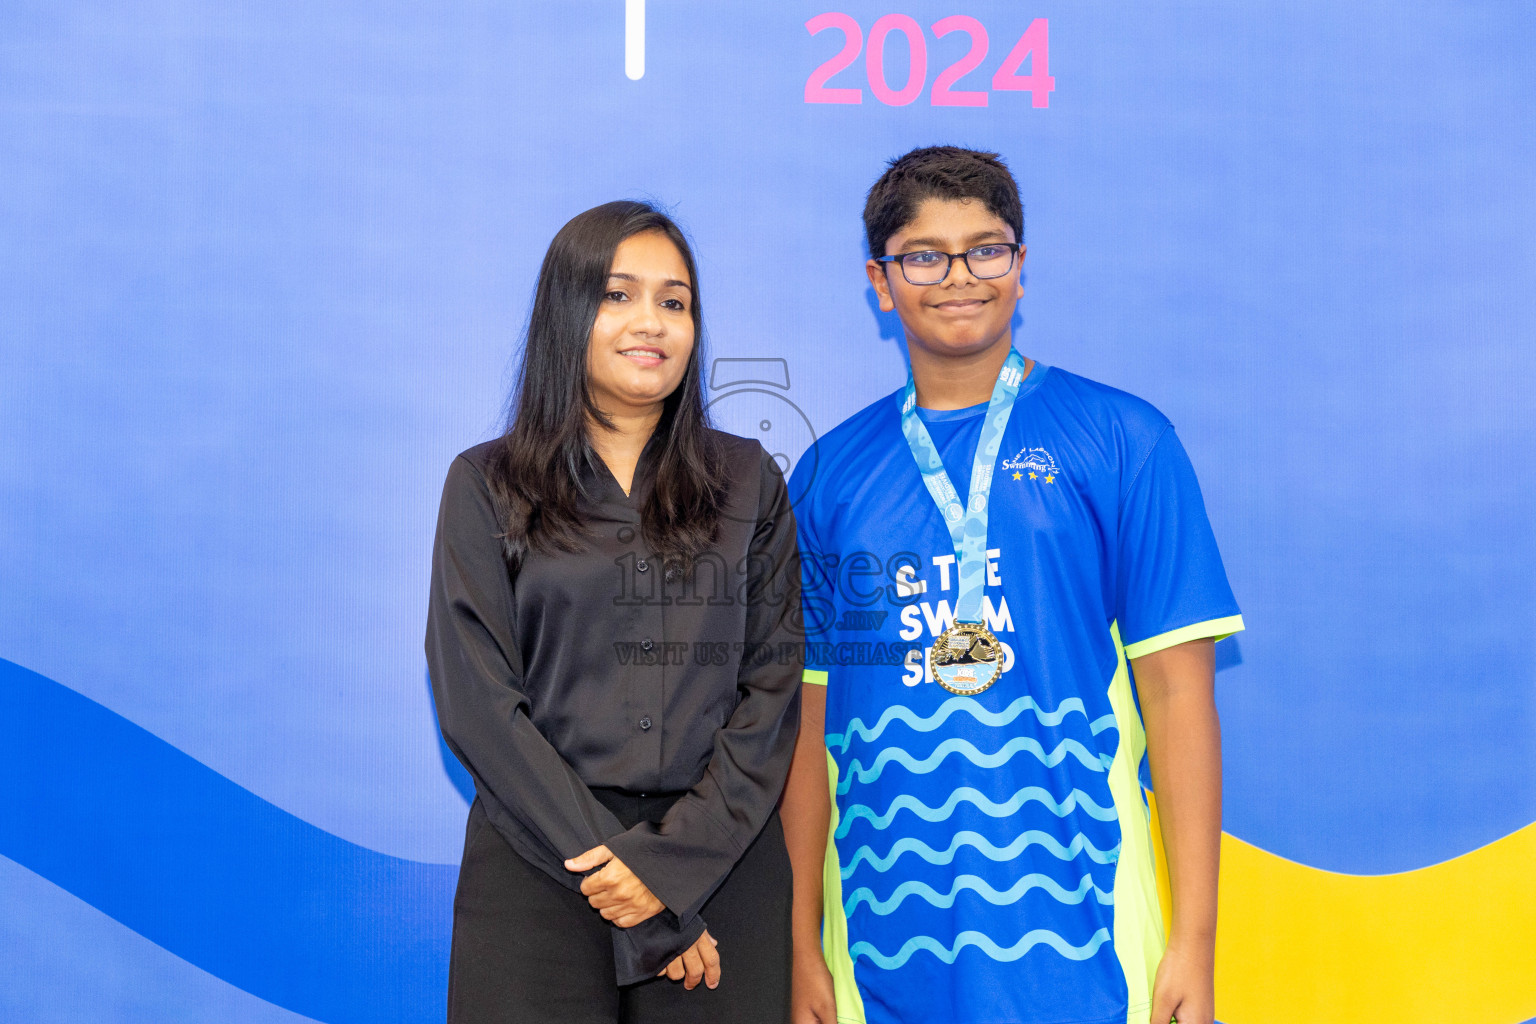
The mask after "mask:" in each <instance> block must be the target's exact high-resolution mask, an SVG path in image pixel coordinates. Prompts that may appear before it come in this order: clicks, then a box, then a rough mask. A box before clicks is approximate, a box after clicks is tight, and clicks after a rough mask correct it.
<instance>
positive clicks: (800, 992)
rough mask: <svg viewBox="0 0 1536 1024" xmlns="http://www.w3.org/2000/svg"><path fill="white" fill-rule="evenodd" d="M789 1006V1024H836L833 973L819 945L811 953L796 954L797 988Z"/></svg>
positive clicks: (795, 982) (795, 984)
mask: <svg viewBox="0 0 1536 1024" xmlns="http://www.w3.org/2000/svg"><path fill="white" fill-rule="evenodd" d="M789 1006H790V1010H789V1021H790V1024H837V1000H836V998H834V996H833V995H832V972H831V971H829V970H827V962H826V961H825V960H823V959H822V957H821V947H820V946H819V945H818V946H816V947H815V949H814V951H813V953H811V954H807V955H805V956H800V955H799V954H798V953H796V955H795V963H794V988H793V994H792V995H791V996H790V1003H789Z"/></svg>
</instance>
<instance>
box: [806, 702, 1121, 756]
mask: <svg viewBox="0 0 1536 1024" xmlns="http://www.w3.org/2000/svg"><path fill="white" fill-rule="evenodd" d="M960 711H964V712H966V713H967V714H969V715H970V716H971V717H972V718H975V719H976V720H977V721H978V722H980V723H982V724H983V725H990V726H994V727H997V726H1004V725H1010V724H1012V722H1013V720H1014V719H1016V718H1018V717H1019V716H1020V715H1021V714H1023V713H1024V712H1025V711H1033V712H1034V713H1035V718H1037V719H1038V720H1039V721H1040V724H1041V725H1050V726H1055V725H1060V724H1061V721H1062V719H1064V718H1066V717H1067V715H1069V714H1072V713H1073V712H1076V713H1077V714H1080V715H1082V716H1083V717H1084V718H1087V717H1088V710H1087V709H1086V708H1085V707H1083V701H1082V698H1081V697H1068V698H1067V699H1066V700H1064V701H1062V702H1061V703H1060V704H1058V705H1056V710H1055V711H1046V710H1045V709H1044V708H1042V707H1040V705H1038V704H1036V703H1035V701H1034V698H1033V697H1027V696H1026V697H1020V698H1019V699H1018V700H1016V701H1014V702H1013V703H1012V704H1009V705H1008V706H1007V707H1006V708H1004V709H1003V710H1001V711H989V710H987V708H986V706H985V705H983V704H982V703H981V702H980V701H979V700H977V699H976V698H974V697H951V698H950V699H949V700H946V701H945V702H944V703H942V704H940V705H939V707H938V710H936V711H934V713H933V714H931V715H929V716H928V717H927V718H920V717H919V716H918V714H917V712H915V711H913V710H912V709H911V708H909V707H907V706H906V705H904V704H893V705H892V706H890V707H888V708H886V709H885V712H884V713H883V714H882V715H881V716H880V720H879V721H877V722H876V723H875V727H874V728H873V729H871V728H870V727H868V726H867V725H865V724H864V721H863V719H859V718H855V719H854V720H853V721H852V722H850V723H849V724H848V731H847V732H846V733H832V734H830V735H828V736H827V746H828V747H829V748H830V747H837V751H838V753H840V754H844V753H847V752H848V746H849V744H851V743H852V742H853V739H854V737H855V736H857V737H858V738H859V739H861V740H863V741H864V742H866V743H873V742H874V741H875V740H877V739H879V738H880V736H881V734H882V733H884V732H885V730H886V728H887V727H889V726H890V724H891V723H892V722H895V721H898V720H900V721H902V722H905V723H906V724H907V725H908V726H910V727H911V728H912V729H914V730H916V731H917V732H932V731H933V730H935V729H937V728H938V727H939V726H941V725H943V724H944V723H945V722H947V721H949V718H950V716H951V715H953V714H955V713H957V712H960ZM1114 724H1115V716H1114V715H1104V716H1103V717H1102V718H1099V719H1097V720H1096V721H1094V722H1091V723H1089V728H1090V729H1092V730H1093V734H1094V735H1095V736H1097V735H1098V734H1099V733H1101V732H1103V731H1104V730H1105V729H1108V728H1112V727H1113V726H1114Z"/></svg>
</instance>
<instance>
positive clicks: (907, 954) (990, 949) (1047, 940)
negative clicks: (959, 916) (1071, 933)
mask: <svg viewBox="0 0 1536 1024" xmlns="http://www.w3.org/2000/svg"><path fill="white" fill-rule="evenodd" d="M1108 941H1109V929H1108V928H1100V929H1099V930H1098V931H1096V932H1094V933H1093V937H1092V938H1090V939H1089V940H1088V941H1087V942H1085V943H1083V944H1082V945H1081V946H1074V945H1072V944H1071V943H1069V942H1068V941H1067V940H1066V939H1064V938H1062V937H1061V936H1060V935H1057V934H1056V933H1055V932H1053V931H1048V930H1047V929H1045V928H1036V929H1035V930H1034V931H1030V932H1025V933H1024V937H1023V938H1021V939H1020V940H1019V941H1018V942H1015V943H1014V944H1013V945H1011V946H1006V947H1004V946H999V945H998V944H997V943H995V942H993V941H992V940H991V939H990V938H988V937H987V936H986V935H983V934H982V933H981V932H961V933H960V934H959V935H958V936H957V937H956V938H955V944H954V945H953V946H945V945H943V944H942V943H940V942H939V940H938V939H935V938H933V937H932V936H929V935H918V936H916V937H914V938H910V939H908V940H907V941H906V942H904V943H903V944H902V947H901V949H899V950H897V951H896V955H895V956H886V955H885V954H884V953H881V952H880V951H879V950H878V949H876V948H875V947H874V946H873V945H871V944H870V943H868V942H855V943H854V944H853V945H852V946H850V947H849V948H848V953H849V955H850V956H852V957H853V959H855V960H857V959H858V958H859V957H861V956H862V957H866V958H868V959H869V960H870V962H871V963H873V964H874V965H875V966H876V967H880V968H883V969H885V970H887V971H893V970H895V969H896V968H898V967H900V966H902V965H903V964H905V963H906V962H907V961H908V960H910V959H912V955H913V954H914V953H916V952H917V951H918V950H920V949H926V950H927V951H928V952H930V953H932V954H933V955H934V956H936V957H938V958H939V959H940V960H942V961H944V962H945V963H946V964H952V963H954V962H955V957H957V956H959V955H960V951H961V950H962V949H964V948H965V947H966V946H975V947H977V948H978V949H980V950H981V951H982V952H983V953H985V954H986V955H987V956H989V957H991V958H992V959H993V960H1001V961H1004V962H1005V963H1006V962H1011V961H1014V960H1017V959H1019V958H1020V957H1021V956H1023V955H1024V954H1025V953H1028V952H1029V951H1030V950H1031V949H1034V948H1035V947H1036V946H1050V947H1051V948H1052V949H1054V950H1055V951H1056V952H1058V953H1060V954H1061V955H1062V956H1064V957H1066V958H1067V959H1068V960H1087V959H1088V958H1089V957H1091V956H1093V954H1095V953H1097V952H1098V951H1099V947H1100V946H1102V945H1104V943H1106V942H1108Z"/></svg>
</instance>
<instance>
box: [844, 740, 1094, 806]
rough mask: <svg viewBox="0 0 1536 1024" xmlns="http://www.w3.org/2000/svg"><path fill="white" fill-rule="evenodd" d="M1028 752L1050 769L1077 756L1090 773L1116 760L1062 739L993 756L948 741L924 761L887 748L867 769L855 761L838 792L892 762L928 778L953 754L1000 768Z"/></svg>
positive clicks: (1008, 746)
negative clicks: (1049, 748)
mask: <svg viewBox="0 0 1536 1024" xmlns="http://www.w3.org/2000/svg"><path fill="white" fill-rule="evenodd" d="M1025 752H1028V753H1031V754H1033V755H1035V757H1036V758H1038V759H1039V760H1040V763H1041V764H1043V765H1045V766H1046V767H1047V768H1054V767H1056V766H1057V765H1058V764H1060V763H1061V762H1062V761H1063V760H1064V759H1066V758H1067V757H1069V756H1070V757H1074V758H1076V759H1077V760H1078V761H1079V762H1081V763H1082V765H1083V767H1084V768H1087V769H1088V770H1089V771H1091V772H1103V771H1108V770H1109V765H1110V762H1111V761H1113V760H1114V759H1113V757H1111V756H1110V755H1107V754H1104V755H1100V754H1095V753H1094V752H1093V751H1091V750H1089V749H1088V748H1087V747H1085V746H1083V745H1082V744H1081V743H1079V742H1078V741H1077V740H1072V739H1066V740H1062V741H1061V742H1060V743H1058V744H1056V746H1055V747H1053V748H1052V749H1051V750H1049V751H1047V750H1046V749H1045V747H1044V746H1043V745H1042V744H1041V742H1040V741H1039V740H1037V739H1035V738H1034V737H1033V736H1015V737H1014V738H1013V739H1011V740H1009V741H1008V742H1007V743H1005V744H1003V745H1002V747H1000V748H999V749H997V750H995V751H993V752H992V753H990V754H985V753H982V752H981V751H980V750H978V749H977V748H976V745H975V744H973V743H971V742H970V741H968V740H962V739H947V740H945V741H944V742H943V743H940V744H939V745H938V747H936V748H935V749H934V751H933V753H931V754H929V755H928V756H927V757H924V758H915V757H913V756H912V755H911V754H910V753H908V752H907V751H906V750H904V749H902V748H901V747H886V748H885V749H884V750H882V751H880V752H879V753H878V754H876V755H875V759H874V762H873V763H872V764H870V765H869V766H868V767H867V768H866V767H865V766H864V765H863V764H862V763H861V762H859V761H858V760H855V761H854V762H853V763H852V764H851V765H850V766H849V768H848V771H847V774H846V775H845V776H844V778H843V780H842V781H841V782H840V783H838V787H837V791H838V794H839V795H842V794H844V793H847V792H848V790H849V789H850V788H851V787H852V786H853V784H854V781H855V780H857V781H859V782H874V781H875V780H876V779H878V778H880V776H881V774H883V773H884V772H885V769H886V766H887V765H889V764H890V763H892V762H893V761H894V762H895V763H897V764H899V765H901V766H902V767H903V768H905V769H907V771H909V772H912V773H913V774H914V775H927V774H928V773H929V772H931V771H934V770H935V769H937V768H938V767H939V764H940V762H942V761H943V760H944V759H945V758H946V757H948V756H949V755H950V754H959V755H960V756H961V757H963V758H965V759H966V760H967V761H969V762H971V763H972V764H974V765H976V767H978V768H998V767H1001V766H1002V765H1004V764H1006V763H1007V762H1009V761H1011V760H1013V758H1014V757H1015V756H1016V755H1018V754H1022V753H1025Z"/></svg>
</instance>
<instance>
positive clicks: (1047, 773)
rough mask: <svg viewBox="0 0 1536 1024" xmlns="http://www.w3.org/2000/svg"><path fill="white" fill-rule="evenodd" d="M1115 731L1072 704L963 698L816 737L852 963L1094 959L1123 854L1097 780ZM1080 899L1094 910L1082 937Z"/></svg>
mask: <svg viewBox="0 0 1536 1024" xmlns="http://www.w3.org/2000/svg"><path fill="white" fill-rule="evenodd" d="M1005 678H1006V677H1005ZM999 689H1001V688H999ZM1025 712H1030V714H1025ZM1104 733H1108V735H1101V734H1104ZM1115 736H1116V734H1115V720H1114V716H1113V715H1101V716H1099V717H1097V718H1094V717H1092V716H1090V714H1089V712H1088V708H1087V707H1086V706H1085V704H1084V702H1083V700H1081V699H1080V698H1077V697H1071V698H1067V699H1065V700H1062V701H1061V702H1060V703H1059V704H1057V705H1055V706H1054V707H1051V706H1048V705H1045V704H1043V703H1042V702H1039V701H1037V700H1036V698H1035V697H1034V696H1032V695H1020V696H1016V697H1014V698H1013V699H1012V700H1010V701H1009V702H1008V703H1007V704H1006V705H1004V706H1003V707H1001V708H1000V709H994V708H991V707H988V705H987V703H986V699H985V698H981V699H978V698H976V697H971V696H957V697H951V698H948V699H946V700H944V701H943V702H942V703H939V704H937V705H936V706H934V707H931V708H921V709H920V708H912V707H909V706H905V705H895V706H891V707H888V708H886V709H885V710H884V711H883V712H882V713H881V714H880V716H879V718H878V720H876V721H875V723H874V725H873V726H871V725H869V724H867V723H866V722H864V721H861V720H857V719H856V720H854V721H852V722H850V723H849V724H848V726H847V727H846V729H845V730H844V731H843V732H841V733H839V734H833V735H829V736H828V737H827V744H828V749H829V750H831V751H833V752H834V754H835V755H837V754H840V755H842V756H841V757H839V758H838V760H840V761H841V762H842V764H841V765H840V768H839V772H838V775H839V779H838V785H837V793H838V796H839V798H840V799H839V803H840V804H842V806H841V808H840V815H839V822H838V827H837V830H836V838H837V839H838V841H839V845H840V846H842V847H843V849H842V851H841V852H840V857H839V859H840V860H841V862H842V863H841V865H840V868H839V872H840V874H841V876H842V877H843V879H844V880H845V885H844V889H843V891H844V894H845V901H844V907H843V909H844V913H845V914H846V916H847V919H848V921H849V936H850V939H853V940H855V941H852V942H851V943H850V945H849V953H850V955H851V957H852V958H853V959H854V960H855V961H856V962H861V963H865V964H868V965H871V966H873V967H874V968H877V969H879V970H882V971H894V970H898V969H900V968H902V967H904V966H905V965H906V964H907V963H908V962H909V961H910V960H911V959H912V958H913V957H914V956H917V955H919V954H924V955H929V954H931V955H932V956H933V957H936V958H937V959H938V960H939V961H941V962H943V963H945V964H952V963H953V962H954V961H955V958H956V957H958V956H960V955H961V952H962V951H963V950H966V949H970V950H972V952H971V953H970V954H968V955H972V956H974V955H976V954H977V953H979V954H981V955H984V956H986V957H987V958H989V959H991V960H993V961H996V962H999V963H1009V962H1013V961H1016V960H1019V959H1021V958H1023V957H1024V956H1026V955H1027V954H1029V953H1030V951H1031V950H1036V949H1038V950H1039V953H1038V954H1037V955H1060V956H1062V957H1065V958H1066V959H1067V960H1071V961H1081V960H1087V959H1090V958H1092V957H1093V956H1095V954H1097V953H1098V951H1099V949H1100V947H1101V946H1104V945H1105V943H1107V942H1109V939H1110V934H1111V931H1110V927H1109V925H1110V923H1111V922H1112V919H1113V918H1112V913H1113V912H1112V910H1109V909H1108V908H1111V907H1112V906H1113V903H1114V868H1115V864H1116V862H1117V861H1118V859H1119V853H1120V842H1119V839H1120V836H1119V823H1118V816H1117V814H1116V812H1115V809H1114V805H1113V800H1112V799H1111V798H1110V795H1109V792H1108V785H1107V780H1106V772H1107V770H1108V767H1109V764H1110V762H1111V760H1112V757H1111V755H1110V754H1109V753H1108V751H1112V750H1113V749H1114V746H1115ZM1023 753H1028V754H1030V755H1031V757H1030V758H1024V759H1022V760H1019V759H1017V755H1019V754H1023ZM1004 766H1007V767H1006V769H1005V770H1004V771H1000V772H998V774H997V775H996V776H991V775H990V774H989V773H991V772H992V771H994V770H996V769H1000V768H1003V767H1004ZM1005 779H1012V780H1016V781H1017V780H1027V781H1029V782H1031V783H1038V784H1031V785H1024V786H1020V787H1018V788H1017V789H1014V790H1013V792H1012V793H1011V794H1009V793H1008V792H1007V790H1003V791H998V789H997V786H998V785H999V784H1003V785H1006V783H1005V782H1004V781H1003V780H1005ZM964 783H971V784H969V785H967V784H964ZM989 783H990V785H989ZM1080 787H1081V788H1080ZM903 812H907V813H905V814H904V813H903ZM898 819H900V820H898ZM1021 826H1023V827H1021ZM893 831H894V832H895V833H896V834H895V835H892V834H891V833H892V832H893ZM882 836H883V837H884V838H882ZM1085 901H1086V902H1088V903H1089V904H1090V905H1097V906H1100V907H1103V908H1106V914H1105V916H1101V917H1100V919H1099V923H1100V924H1101V925H1103V927H1098V928H1097V930H1095V931H1094V932H1093V933H1092V934H1091V935H1089V936H1087V937H1086V939H1085V938H1084V933H1083V932H1082V931H1081V927H1082V924H1083V921H1082V918H1081V916H1080V915H1079V914H1077V913H1076V908H1078V907H1079V906H1081V905H1082V904H1084V902H1085ZM1053 908H1054V909H1053ZM1067 908H1072V909H1071V911H1068V910H1067ZM875 920H880V921H881V922H883V923H882V924H881V925H880V926H879V927H878V928H876V927H874V925H873V922H874V921H875ZM864 922H870V924H869V926H868V927H866V926H865V924H864ZM1021 934H1022V937H1021V938H1017V939H1015V938H1014V936H1019V935H1021ZM872 939H873V940H876V941H871V940H872ZM893 944H894V945H895V948H894V949H893V948H892V945H893Z"/></svg>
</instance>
